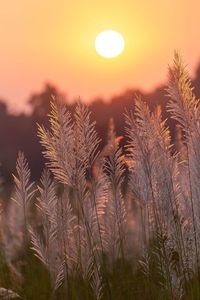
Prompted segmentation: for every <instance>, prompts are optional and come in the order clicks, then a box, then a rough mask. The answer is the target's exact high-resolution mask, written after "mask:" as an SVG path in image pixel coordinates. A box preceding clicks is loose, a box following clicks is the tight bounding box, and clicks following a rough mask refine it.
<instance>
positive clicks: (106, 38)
mask: <svg viewBox="0 0 200 300" xmlns="http://www.w3.org/2000/svg"><path fill="white" fill-rule="evenodd" d="M124 45H125V43H124V38H123V36H122V35H121V34H120V33H119V32H117V31H113V30H106V31H103V32H101V33H99V34H98V35H97V37H96V40H95V48H96V51H97V53H98V54H99V55H101V56H103V57H106V58H114V57H116V56H118V55H120V54H121V53H122V52H123V50H124Z"/></svg>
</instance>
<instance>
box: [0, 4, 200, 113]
mask: <svg viewBox="0 0 200 300" xmlns="http://www.w3.org/2000/svg"><path fill="white" fill-rule="evenodd" d="M1 2H2V3H1V9H0V25H1V26H0V37H1V40H0V41H1V42H0V44H1V47H0V53H1V55H0V66H1V72H0V99H5V100H7V101H8V103H10V104H12V105H13V106H16V105H17V107H18V108H20V107H23V106H24V103H25V101H26V100H27V98H28V96H29V95H30V94H31V93H32V92H34V91H38V90H40V89H41V88H42V86H43V84H44V82H50V83H53V84H55V85H56V86H58V87H59V88H60V89H61V90H62V91H63V92H65V93H66V94H67V96H68V98H70V99H74V98H77V97H79V96H80V97H81V98H82V99H83V100H85V101H88V102H89V101H90V100H91V99H93V98H95V97H98V96H101V97H104V98H109V97H110V96H111V95H113V94H117V93H119V92H122V91H123V90H125V89H127V88H142V89H143V90H145V91H147V90H150V89H153V88H155V86H157V85H159V84H161V83H163V82H164V81H165V80H166V78H167V66H168V64H171V63H172V58H173V51H174V49H181V50H182V53H183V55H184V58H185V61H186V62H187V63H188V65H189V66H190V67H191V75H193V74H194V71H195V68H196V65H197V64H198V63H199V59H200V40H199V38H198V34H199V32H198V31H199V28H200V18H199V17H198V14H199V11H200V2H198V1H194V0H192V1H188V0H187V1H186V0H185V1H181V0H177V1H175V2H174V1H172V0H168V1H160V0H154V1H148V3H147V1H144V0H142V1H135V2H133V1H131V0H127V1H114V0H111V1H109V2H108V1H105V0H102V1H95V2H94V1H92V0H74V1H64V0H59V1H55V0H48V1H47V0H44V1H42V2H41V1H39V0H29V1H26V0H18V1H12V0H8V1H1ZM107 29H113V30H116V31H119V32H120V33H121V34H122V35H123V37H124V39H125V42H126V47H125V51H124V52H123V53H122V54H121V55H120V56H119V57H116V58H115V59H112V60H109V61H108V60H107V59H105V58H103V57H100V56H99V55H98V54H97V53H96V51H95V45H94V43H95V38H96V36H97V34H98V33H99V32H101V31H103V30H107Z"/></svg>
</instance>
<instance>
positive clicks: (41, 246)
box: [29, 169, 58, 283]
mask: <svg viewBox="0 0 200 300" xmlns="http://www.w3.org/2000/svg"><path fill="white" fill-rule="evenodd" d="M38 191H39V193H40V196H39V197H37V203H36V206H37V208H38V209H39V212H40V214H41V222H42V228H41V231H42V234H41V235H39V234H38V233H37V232H36V230H34V229H32V228H30V229H29V232H30V236H31V243H32V246H31V249H32V250H33V251H34V252H35V256H36V257H37V258H38V259H39V260H40V261H41V262H42V263H43V264H44V265H45V266H46V267H47V268H48V269H49V271H50V274H51V277H52V282H53V283H54V282H55V278H56V275H57V272H58V270H57V269H56V267H57V264H56V254H57V253H56V241H55V239H56V235H57V226H56V217H55V215H56V205H57V197H56V194H55V187H54V183H53V181H52V180H51V178H50V173H49V171H48V170H46V169H45V170H44V172H43V175H42V178H41V186H38Z"/></svg>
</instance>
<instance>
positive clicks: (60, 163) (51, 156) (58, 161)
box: [38, 98, 75, 185]
mask: <svg viewBox="0 0 200 300" xmlns="http://www.w3.org/2000/svg"><path fill="white" fill-rule="evenodd" d="M49 121H50V128H51V129H50V131H48V130H46V129H45V128H44V127H43V126H41V125H38V136H39V138H40V143H41V144H42V146H43V147H44V150H43V152H42V153H43V155H44V157H45V158H47V160H48V166H49V167H50V169H51V171H52V172H53V174H54V176H55V178H56V179H58V180H59V181H60V182H62V183H64V184H67V185H73V174H74V169H75V157H74V135H73V124H72V120H71V115H70V113H69V112H68V111H67V110H66V107H65V105H64V104H62V103H57V102H56V101H55V99H54V98H53V100H52V101H51V112H50V114H49Z"/></svg>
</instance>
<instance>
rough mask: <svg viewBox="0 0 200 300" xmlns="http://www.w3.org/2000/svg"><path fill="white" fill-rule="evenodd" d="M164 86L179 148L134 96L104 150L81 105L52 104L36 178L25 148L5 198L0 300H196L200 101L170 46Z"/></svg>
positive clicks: (199, 285)
mask: <svg viewBox="0 0 200 300" xmlns="http://www.w3.org/2000/svg"><path fill="white" fill-rule="evenodd" d="M165 93H167V94H168V97H169V100H168V103H167V106H166V107H167V110H168V113H169V115H170V118H171V119H172V120H173V122H174V124H176V128H177V130H176V139H174V140H175V141H176V143H175V145H173V144H172V142H171V137H170V131H169V129H168V126H167V124H168V123H167V121H166V120H164V118H163V116H162V109H161V108H160V107H157V108H155V109H154V111H153V112H151V111H150V109H149V106H148V104H147V102H145V101H144V100H143V99H142V98H141V97H140V96H136V97H135V99H134V110H131V111H129V110H127V111H126V112H125V116H124V119H125V133H126V143H125V142H123V141H122V137H119V136H117V135H116V132H115V126H114V123H113V121H110V125H109V130H108V136H107V143H106V146H105V147H104V148H103V150H102V151H100V152H99V150H98V149H99V145H100V139H99V137H98V134H97V131H96V128H95V126H96V125H95V122H94V121H93V119H92V116H91V114H90V112H89V110H88V108H87V107H86V106H84V105H83V104H81V103H78V104H77V105H76V106H75V108H74V110H73V112H72V113H70V112H69V110H68V109H67V106H66V105H65V104H64V103H62V102H60V101H57V100H55V99H53V100H52V102H51V112H50V114H49V117H48V120H49V125H47V124H45V126H43V125H42V124H39V125H38V137H39V139H40V144H41V148H42V153H43V157H44V159H45V162H46V164H45V168H44V170H43V172H42V176H41V180H40V182H39V183H38V184H36V183H34V182H32V180H31V174H30V170H29V166H28V161H27V159H26V158H25V156H24V154H23V153H22V152H20V153H19V154H18V159H17V164H16V172H15V176H14V183H15V192H14V193H13V196H12V199H11V200H10V201H8V203H7V204H5V203H2V208H3V212H2V216H1V239H0V241H1V245H0V249H1V251H0V286H1V288H0V299H1V298H2V299H20V298H21V299H27V300H29V299H34V300H35V299H52V300H53V299H55V300H56V299H59V300H60V299H63V300H64V299H66V300H68V299H70V300H79V299H84V300H95V299H97V300H100V299H102V300H107V299H108V300H111V299H113V300H118V299H121V300H126V299H127V300H129V299H133V300H134V299H136V300H140V299H144V300H152V299H158V300H159V299H164V300H170V299H174V300H178V299H182V300H190V299H194V300H197V299H200V219H199V216H200V167H199V162H200V106H199V100H198V99H197V98H196V97H195V95H194V93H193V88H192V84H191V81H190V79H189V76H188V73H187V70H186V68H185V66H184V64H183V62H182V60H181V58H180V56H179V55H178V54H177V53H175V57H174V64H173V66H172V67H171V68H170V69H169V83H168V88H167V91H166V92H165ZM168 121H169V120H168Z"/></svg>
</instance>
